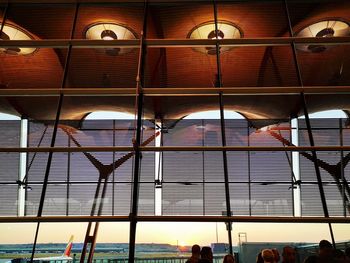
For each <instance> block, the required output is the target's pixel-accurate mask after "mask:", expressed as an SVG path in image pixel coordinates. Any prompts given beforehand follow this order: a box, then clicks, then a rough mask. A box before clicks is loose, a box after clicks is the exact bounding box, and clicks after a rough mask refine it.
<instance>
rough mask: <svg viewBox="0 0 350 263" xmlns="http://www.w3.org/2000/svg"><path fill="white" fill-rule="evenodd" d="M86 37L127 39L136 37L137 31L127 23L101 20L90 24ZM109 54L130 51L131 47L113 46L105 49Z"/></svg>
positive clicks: (92, 38)
mask: <svg viewBox="0 0 350 263" xmlns="http://www.w3.org/2000/svg"><path fill="white" fill-rule="evenodd" d="M85 37H86V39H91V40H106V41H111V40H126V39H136V33H134V32H133V31H132V29H130V28H129V27H127V26H126V25H121V24H117V23H114V22H99V23H95V24H93V25H90V26H89V27H88V28H87V30H86V32H85ZM103 50H105V51H106V54H107V55H112V56H116V55H121V54H125V53H128V52H130V51H131V50H132V49H131V48H119V47H111V48H107V49H103Z"/></svg>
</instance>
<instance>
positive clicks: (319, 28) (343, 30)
mask: <svg viewBox="0 0 350 263" xmlns="http://www.w3.org/2000/svg"><path fill="white" fill-rule="evenodd" d="M349 35H350V26H349V24H348V23H346V22H344V21H341V20H336V19H332V20H323V21H320V22H317V23H314V24H311V25H308V26H306V27H304V28H303V29H302V30H300V31H299V32H298V33H297V34H296V37H344V36H349ZM329 47H330V46H329V45H328V46H327V45H320V44H310V45H297V49H299V50H302V51H306V52H311V53H320V52H323V51H325V50H327V49H328V48H329Z"/></svg>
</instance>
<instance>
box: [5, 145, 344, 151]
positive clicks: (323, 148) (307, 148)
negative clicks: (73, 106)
mask: <svg viewBox="0 0 350 263" xmlns="http://www.w3.org/2000/svg"><path fill="white" fill-rule="evenodd" d="M134 149H135V148H133V147H127V146H114V147H113V146H88V147H28V148H19V147H12V148H10V147H1V148H0V152H131V151H134ZM139 150H140V151H142V152H174V151H178V152H200V151H205V152H210V151H215V152H219V151H240V152H242V151H247V152H249V151H250V152H251V151H254V152H307V151H326V152H329V151H350V146H286V147H282V146H280V147H279V146H272V147H271V146H162V147H155V146H149V147H145V146H141V147H139Z"/></svg>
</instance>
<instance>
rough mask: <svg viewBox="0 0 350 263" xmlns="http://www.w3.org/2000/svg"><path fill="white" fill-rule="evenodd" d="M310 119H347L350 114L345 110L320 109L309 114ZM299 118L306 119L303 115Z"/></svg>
mask: <svg viewBox="0 0 350 263" xmlns="http://www.w3.org/2000/svg"><path fill="white" fill-rule="evenodd" d="M309 118H310V119H347V118H348V116H347V114H346V113H345V112H344V111H343V110H339V109H337V110H326V111H318V112H314V113H311V114H309ZM299 119H305V116H304V115H302V116H300V117H299Z"/></svg>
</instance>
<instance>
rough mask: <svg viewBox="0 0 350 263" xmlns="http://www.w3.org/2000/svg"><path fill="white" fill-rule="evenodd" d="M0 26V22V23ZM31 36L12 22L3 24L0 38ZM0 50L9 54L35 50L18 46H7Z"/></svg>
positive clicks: (28, 38)
mask: <svg viewBox="0 0 350 263" xmlns="http://www.w3.org/2000/svg"><path fill="white" fill-rule="evenodd" d="M0 27H1V24H0ZM31 39H33V37H32V36H31V35H30V34H29V33H27V32H26V31H25V30H24V29H22V28H19V27H17V26H14V25H12V24H5V25H4V27H3V29H2V32H1V35H0V40H31ZM0 51H1V52H3V53H6V54H10V55H29V54H32V53H33V52H34V51H36V48H19V47H8V48H3V47H1V48H0Z"/></svg>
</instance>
